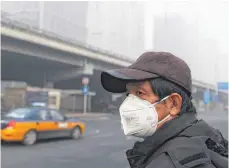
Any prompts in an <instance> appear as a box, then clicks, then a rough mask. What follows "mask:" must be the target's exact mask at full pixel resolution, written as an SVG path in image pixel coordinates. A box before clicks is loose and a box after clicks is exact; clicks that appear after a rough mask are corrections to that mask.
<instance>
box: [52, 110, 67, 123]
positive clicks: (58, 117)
mask: <svg viewBox="0 0 229 168" xmlns="http://www.w3.org/2000/svg"><path fill="white" fill-rule="evenodd" d="M50 115H51V118H52V119H53V120H55V121H63V120H64V116H63V115H62V114H61V113H59V112H58V111H57V110H50Z"/></svg>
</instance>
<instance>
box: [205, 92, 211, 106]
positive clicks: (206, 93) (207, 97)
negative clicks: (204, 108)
mask: <svg viewBox="0 0 229 168" xmlns="http://www.w3.org/2000/svg"><path fill="white" fill-rule="evenodd" d="M210 97H211V96H210V92H209V91H204V103H205V104H209V103H210V99H211V98H210Z"/></svg>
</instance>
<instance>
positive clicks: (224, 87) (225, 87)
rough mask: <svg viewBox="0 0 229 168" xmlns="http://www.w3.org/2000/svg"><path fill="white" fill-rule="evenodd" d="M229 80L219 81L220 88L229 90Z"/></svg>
mask: <svg viewBox="0 0 229 168" xmlns="http://www.w3.org/2000/svg"><path fill="white" fill-rule="evenodd" d="M228 85H229V84H228V82H218V83H217V87H218V89H219V90H228Z"/></svg>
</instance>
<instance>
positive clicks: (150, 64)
mask: <svg viewBox="0 0 229 168" xmlns="http://www.w3.org/2000/svg"><path fill="white" fill-rule="evenodd" d="M159 77H161V78H165V79H166V80H168V81H170V82H173V83H175V84H177V85H179V86H180V87H182V88H183V89H184V90H185V91H186V92H187V93H188V95H189V96H191V93H192V92H191V90H192V77H191V71H190V68H189V66H188V65H187V63H186V62H185V61H183V60H182V59H180V58H178V57H176V56H174V55H173V54H171V53H168V52H146V53H144V54H142V55H141V56H140V57H139V58H138V59H137V60H136V61H135V62H134V63H133V64H132V65H130V66H128V67H126V68H121V69H114V70H109V71H104V72H102V74H101V83H102V86H103V88H104V89H105V90H107V91H108V92H112V93H124V92H126V84H128V83H129V82H134V81H136V82H137V81H143V80H150V79H154V78H159Z"/></svg>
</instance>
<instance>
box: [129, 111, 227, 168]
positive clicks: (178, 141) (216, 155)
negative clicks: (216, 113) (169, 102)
mask: <svg viewBox="0 0 229 168" xmlns="http://www.w3.org/2000/svg"><path fill="white" fill-rule="evenodd" d="M126 154H127V158H128V161H129V164H130V166H131V168H224V167H225V168H227V167H228V166H227V164H228V160H227V157H228V141H227V140H226V139H224V138H223V136H222V134H221V133H220V132H219V131H218V130H216V129H214V128H212V127H210V126H209V125H208V124H207V123H206V122H205V121H203V120H198V119H197V118H196V117H195V115H194V114H188V113H187V114H183V115H181V116H179V117H177V118H175V119H173V120H171V121H168V122H167V123H165V124H164V125H163V126H162V127H161V128H160V129H158V130H157V131H156V132H155V134H153V135H152V136H150V137H147V138H146V139H145V140H144V141H143V142H136V143H135V145H134V147H133V148H132V149H130V150H127V152H126Z"/></svg>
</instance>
